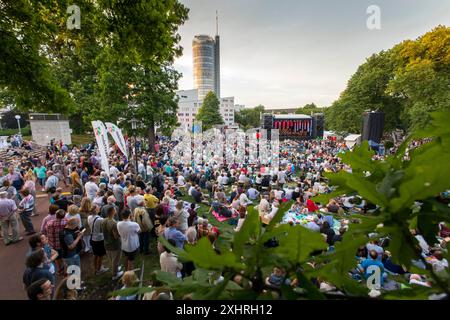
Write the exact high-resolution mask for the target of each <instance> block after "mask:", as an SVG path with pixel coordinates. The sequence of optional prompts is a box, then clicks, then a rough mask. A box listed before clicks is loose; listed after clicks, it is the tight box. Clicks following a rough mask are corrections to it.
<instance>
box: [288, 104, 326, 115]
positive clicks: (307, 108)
mask: <svg viewBox="0 0 450 320" xmlns="http://www.w3.org/2000/svg"><path fill="white" fill-rule="evenodd" d="M323 110H324V108H319V107H318V106H316V104H315V103H314V102H312V103H308V104H305V105H304V106H303V107H300V108H298V109H297V110H296V111H295V113H296V114H306V115H310V114H311V113H322V112H323Z"/></svg>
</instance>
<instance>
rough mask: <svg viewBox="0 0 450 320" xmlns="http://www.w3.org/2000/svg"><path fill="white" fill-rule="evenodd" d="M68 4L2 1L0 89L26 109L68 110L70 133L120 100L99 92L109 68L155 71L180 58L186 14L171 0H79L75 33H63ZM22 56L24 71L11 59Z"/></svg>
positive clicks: (25, 0) (62, 2)
mask: <svg viewBox="0 0 450 320" xmlns="http://www.w3.org/2000/svg"><path fill="white" fill-rule="evenodd" d="M71 4H72V3H69V1H66V0H61V1H59V0H49V1H45V2H44V3H42V2H36V1H29V0H20V1H17V2H13V1H8V2H7V3H6V4H3V2H2V3H1V6H0V10H2V11H1V13H2V17H1V21H0V28H1V30H2V31H4V30H5V31H6V32H9V33H6V35H8V36H9V37H6V36H5V37H3V32H2V38H1V39H0V41H2V43H1V44H2V45H1V49H0V54H1V56H2V58H3V57H4V59H2V61H1V62H0V75H3V74H5V75H8V77H6V76H5V77H3V76H2V77H1V78H2V79H1V80H0V85H1V86H0V90H1V91H2V94H1V97H2V100H3V101H5V102H6V101H7V102H8V103H11V104H14V105H17V106H18V107H21V108H22V109H24V110H27V111H28V110H38V111H43V112H65V113H70V114H71V115H72V116H71V119H72V120H75V121H73V122H74V123H75V124H76V126H75V129H79V130H83V129H84V124H89V120H90V119H91V117H90V115H91V114H93V113H94V112H95V111H96V110H98V109H99V107H100V106H101V105H106V103H107V102H113V103H117V102H118V101H119V100H118V99H114V98H115V96H113V97H106V96H105V94H104V91H102V84H100V79H104V78H105V77H107V76H108V75H103V74H102V72H104V70H105V69H107V64H111V63H114V64H116V65H120V64H121V63H123V64H127V65H133V66H135V67H136V68H138V67H139V66H141V67H143V68H145V69H147V70H160V69H162V67H161V66H165V65H168V64H170V63H172V62H173V61H174V58H175V57H176V56H178V55H180V54H181V50H182V48H181V47H180V46H179V45H178V43H179V40H180V36H179V34H178V33H177V30H178V27H179V26H180V25H181V24H183V23H184V21H185V20H186V19H187V13H188V9H187V8H185V7H184V6H183V5H182V4H180V3H179V2H178V1H177V0H168V1H158V0H136V1H129V2H127V3H124V2H123V1H120V0H112V1H110V0H108V1H104V0H98V1H95V2H93V1H90V0H80V1H78V2H77V3H76V4H77V5H78V6H79V7H80V9H81V29H79V30H78V29H74V30H68V29H67V27H66V20H67V18H68V16H69V14H67V13H66V9H67V7H68V6H69V5H71ZM22 25H23V26H22ZM17 26H19V31H20V33H18V31H16V29H17V28H18V27H17ZM20 27H21V28H22V29H23V31H21V30H22V29H21V28H20ZM149 30H151V32H149ZM22 34H23V35H22ZM20 41H22V42H23V43H20ZM25 41H28V42H30V44H28V42H26V43H25ZM31 49H32V50H31ZM21 55H23V56H24V59H22V60H20V61H21V62H23V66H22V64H19V65H18V64H17V63H16V62H15V61H16V60H17V59H18V58H20V57H21ZM30 56H31V58H30ZM16 69H17V70H16ZM116 69H117V67H116ZM22 71H23V72H22ZM169 77H170V78H172V76H171V75H169ZM155 79H157V77H155ZM126 83H130V82H129V81H128V82H125V83H123V84H122V85H124V84H126ZM171 87H172V88H173V86H171ZM109 92H111V91H109ZM110 107H114V105H111V106H110ZM125 107H126V106H125ZM80 115H81V117H80ZM116 118H117V117H116ZM170 121H172V120H170ZM170 121H169V122H170Z"/></svg>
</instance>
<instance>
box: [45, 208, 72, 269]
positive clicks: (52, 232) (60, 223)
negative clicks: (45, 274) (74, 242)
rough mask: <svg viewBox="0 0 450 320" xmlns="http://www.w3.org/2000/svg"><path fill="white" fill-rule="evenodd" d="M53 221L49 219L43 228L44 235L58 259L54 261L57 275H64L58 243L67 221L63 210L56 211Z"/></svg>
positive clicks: (59, 243) (61, 253) (59, 244)
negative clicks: (56, 253)
mask: <svg viewBox="0 0 450 320" xmlns="http://www.w3.org/2000/svg"><path fill="white" fill-rule="evenodd" d="M55 216H56V217H55V218H54V219H51V220H50V219H49V221H48V222H47V224H46V225H45V226H44V228H45V232H44V234H45V235H46V236H47V238H48V242H49V244H50V246H51V247H52V248H53V249H55V250H56V252H58V258H57V259H56V261H55V262H56V266H57V267H58V273H59V274H63V273H64V262H63V261H62V258H63V252H62V246H61V241H60V237H59V235H60V233H61V231H63V230H64V227H65V226H66V223H67V219H66V218H65V216H66V212H65V211H64V210H61V209H58V210H57V211H56V214H55Z"/></svg>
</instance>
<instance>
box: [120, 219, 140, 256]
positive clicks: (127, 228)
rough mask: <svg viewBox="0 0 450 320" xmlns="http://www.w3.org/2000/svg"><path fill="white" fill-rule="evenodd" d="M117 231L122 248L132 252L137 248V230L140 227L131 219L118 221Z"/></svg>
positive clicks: (138, 230)
mask: <svg viewBox="0 0 450 320" xmlns="http://www.w3.org/2000/svg"><path fill="white" fill-rule="evenodd" d="M117 231H118V232H119V235H120V238H121V239H122V250H123V251H125V252H134V251H136V250H137V249H139V232H140V231H141V228H140V227H139V225H138V224H137V223H136V222H133V221H120V222H118V223H117Z"/></svg>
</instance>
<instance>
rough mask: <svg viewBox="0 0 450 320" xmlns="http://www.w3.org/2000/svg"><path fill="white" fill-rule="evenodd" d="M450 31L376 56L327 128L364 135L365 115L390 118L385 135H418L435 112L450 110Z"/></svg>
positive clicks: (329, 116) (335, 107)
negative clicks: (397, 132) (376, 113)
mask: <svg viewBox="0 0 450 320" xmlns="http://www.w3.org/2000/svg"><path fill="white" fill-rule="evenodd" d="M449 48H450V28H447V27H444V26H439V27H437V28H435V29H434V30H432V31H430V32H428V33H427V34H425V35H423V36H422V37H419V38H418V39H417V40H414V41H412V40H409V41H405V42H402V43H400V44H398V45H396V46H395V47H394V48H392V49H390V50H388V51H382V52H380V53H378V54H374V55H372V56H371V57H370V58H368V59H367V61H366V62H365V63H364V64H362V65H361V66H360V67H359V68H358V70H357V71H356V73H355V74H354V75H353V76H352V77H351V78H350V80H349V82H348V84H347V88H346V89H345V90H344V92H342V94H341V96H340V98H339V99H338V100H336V101H335V102H334V103H333V104H332V105H331V107H330V108H329V109H328V110H326V112H325V116H326V119H325V120H326V123H327V127H329V128H330V129H333V130H336V131H343V132H344V131H345V132H355V133H359V132H360V131H361V129H362V113H363V112H364V111H366V110H380V111H383V112H384V113H385V115H386V116H385V119H386V121H385V130H386V131H390V130H392V129H395V128H401V129H406V130H412V129H414V128H419V127H423V125H425V124H427V123H428V122H429V121H430V116H429V112H431V111H435V110H444V109H450V90H448V88H449V86H450V78H449V77H448V74H449V72H450V49H449Z"/></svg>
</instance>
